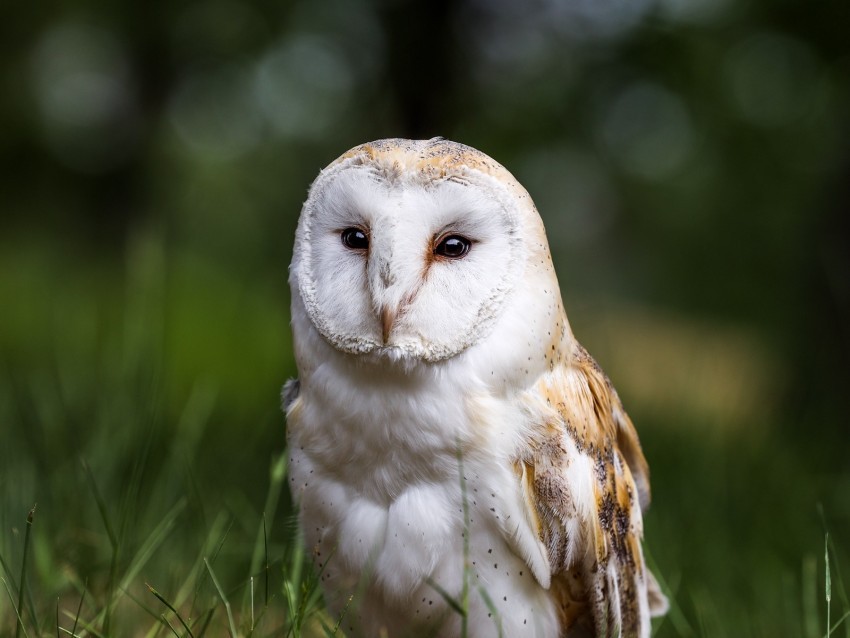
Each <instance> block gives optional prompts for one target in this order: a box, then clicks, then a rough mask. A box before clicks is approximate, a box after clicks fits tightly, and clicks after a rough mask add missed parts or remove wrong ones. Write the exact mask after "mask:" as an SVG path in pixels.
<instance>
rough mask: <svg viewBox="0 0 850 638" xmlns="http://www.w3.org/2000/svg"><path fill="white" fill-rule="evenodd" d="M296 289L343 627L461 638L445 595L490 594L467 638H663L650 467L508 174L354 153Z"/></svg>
mask: <svg viewBox="0 0 850 638" xmlns="http://www.w3.org/2000/svg"><path fill="white" fill-rule="evenodd" d="M358 233H359V234H358ZM447 238H448V239H447ZM449 241H453V242H454V244H453V245H452V246H450V247H449V248H450V250H447V249H446V245H447V244H446V242H449ZM464 242H465V244H464ZM458 247H461V248H463V251H461V250H460V248H458ZM290 283H291V286H292V290H293V336H294V344H295V352H296V360H297V363H298V367H299V374H300V381H299V385H298V391H297V393H296V392H295V391H293V390H294V388H295V386H290V387H289V392H287V393H286V394H287V398H286V401H285V402H286V409H287V417H288V439H289V444H290V450H291V470H290V472H291V477H290V480H291V488H292V491H293V494H294V496H295V497H296V500H298V501H299V502H300V505H301V523H302V528H303V529H304V532H305V536H306V538H307V542H308V545H309V546H310V547H311V549H312V550H313V551H314V557H315V559H316V563H317V566H319V568H320V569H321V570H322V579H323V584H324V586H325V589H326V592H327V593H328V597H329V601H330V605H331V608H332V609H336V610H338V611H341V610H343V609H348V612H347V613H348V617H347V619H346V621H344V623H343V627H345V626H346V622H348V623H350V626H349V631H350V632H352V633H354V634H358V635H376V634H378V633H381V632H387V634H388V635H391V636H392V635H399V636H406V635H416V634H417V633H428V632H434V631H436V632H437V633H438V635H443V636H451V635H457V633H458V632H459V628H460V626H461V620H460V619H459V617H458V615H457V614H455V613H454V612H453V611H452V605H451V604H448V602H447V601H446V600H445V596H444V594H446V595H449V596H452V597H454V596H460V594H461V592H463V591H466V587H467V586H470V583H471V591H472V595H471V596H470V598H469V600H468V608H467V610H466V614H467V624H468V627H467V635H469V636H490V635H506V636H520V635H530V636H531V635H533V636H580V635H590V636H609V635H623V636H648V635H649V629H650V625H649V618H650V615H652V614H658V613H663V612H664V610H665V609H666V601H665V599H664V598H663V596H662V595H661V593H660V591H659V590H658V587H657V584H656V583H655V580H654V579H653V577H652V575H651V574H650V573H649V570H648V569H647V567H646V565H645V562H644V559H643V553H642V550H641V538H642V534H643V531H642V525H643V523H642V511H643V509H644V508H645V507H646V506H647V505H648V503H649V479H648V469H647V463H646V460H645V459H644V456H643V453H642V451H641V448H640V444H639V442H638V438H637V433H636V432H635V429H634V427H633V425H632V423H631V421H630V420H629V418H628V416H627V415H626V413H625V411H624V410H623V408H622V405H621V403H620V400H619V398H618V397H617V394H616V392H615V391H614V389H613V387H612V386H611V383H610V382H609V380H608V378H607V377H606V376H605V375H604V373H603V372H602V371H601V369H600V368H599V366H598V365H597V364H596V363H595V361H593V359H592V358H591V357H590V356H589V355H588V354H587V352H586V351H585V350H584V349H583V348H582V347H581V346H580V345H579V343H578V342H577V341H576V340H575V338H574V337H573V335H572V332H571V330H570V327H569V324H568V322H567V318H566V314H565V312H564V309H563V306H562V303H561V297H560V292H559V288H558V283H557V278H556V276H555V271H554V268H553V266H552V261H551V257H550V255H549V249H548V243H547V241H546V236H545V231H544V229H543V224H542V221H541V220H540V217H539V215H538V214H537V211H536V209H535V207H534V204H533V203H532V201H531V198H530V197H529V196H528V194H527V193H526V191H525V190H524V189H523V188H522V187H521V186H520V185H519V184H518V183H517V182H516V180H514V178H513V177H512V176H511V175H510V173H508V171H507V170H506V169H504V168H503V167H502V166H501V165H499V164H498V163H497V162H495V161H494V160H492V159H491V158H489V157H487V156H486V155H484V154H483V153H480V152H479V151H476V150H474V149H471V148H469V147H466V146H463V145H460V144H456V143H454V142H449V141H446V140H442V139H434V140H427V141H411V140H381V141H378V142H372V143H369V144H364V145H362V146H359V147H356V148H354V149H352V150H351V151H349V152H348V153H346V154H344V155H343V156H342V157H340V158H339V159H338V160H337V161H336V162H334V163H333V164H331V166H329V167H328V168H327V169H325V170H324V171H323V172H322V174H321V175H320V176H319V178H317V180H316V182H315V183H314V184H313V186H312V188H311V191H310V196H309V197H308V200H307V202H306V203H305V205H304V209H303V211H302V214H301V219H300V221H299V228H298V233H297V236H296V243H295V251H294V258H293V263H292V266H291V274H290ZM459 459H460V460H459ZM461 469H462V473H461ZM461 513H464V515H463V516H462V515H461ZM329 554H331V555H332V556H333V558H332V559H328V558H327V556H328V555H329ZM529 571H530V573H531V574H530V575H529ZM464 583H466V585H465V584H464ZM440 592H442V593H440ZM351 595H354V596H355V597H356V598H357V600H356V601H355V603H354V605H353V606H348V601H349V600H350V596H351Z"/></svg>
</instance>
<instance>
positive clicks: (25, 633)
mask: <svg viewBox="0 0 850 638" xmlns="http://www.w3.org/2000/svg"><path fill="white" fill-rule="evenodd" d="M0 580H2V581H3V585H4V586H5V587H6V593H7V594H9V601H10V602H11V603H12V609H14V610H15V617H16V618H17V619H18V624H17V625H15V627H16V629H15V631H16V632H17V627H20V628H21V629H23V630H24V636H25V638H29V635H28V634H27V630H26V627H24V621H23V620H22V619H21V615H20V614H19V613H18V609H17V608H16V607H15V597H14V596H13V595H12V590H11V589H9V583H7V582H6V579H5V578H0Z"/></svg>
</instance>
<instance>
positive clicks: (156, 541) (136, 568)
mask: <svg viewBox="0 0 850 638" xmlns="http://www.w3.org/2000/svg"><path fill="white" fill-rule="evenodd" d="M185 508H186V499H185V498H181V499H180V500H179V501H177V503H175V504H174V507H172V508H171V509H170V510H169V511H168V513H167V514H166V515H165V516H164V517H163V519H162V521H160V523H159V524H158V525H157V526H156V528H154V530H153V532H151V534H150V536H148V538H147V540H145V542H144V543H143V544H142V546H141V548H140V549H139V551H138V552H137V553H136V555H135V556H134V557H133V560H132V561H131V562H130V567H128V568H127V572H126V573H125V574H124V578H122V579H121V584H120V586H119V589H122V590H123V589H128V588H129V587H130V584H131V583H132V582H133V580H135V578H136V576H138V575H139V572H140V571H141V569H142V568H143V567H144V566H145V565H146V564H147V562H148V561H149V560H150V557H151V556H152V555H153V553H154V552H155V551H156V550H157V549H158V548H159V546H160V545H161V544H162V542H163V541H164V540H165V539H166V537H167V536H168V534H169V533H170V532H171V530H172V529H173V528H174V522H175V521H176V520H177V517H178V516H180V514H181V513H182V512H183V510H184V509H185Z"/></svg>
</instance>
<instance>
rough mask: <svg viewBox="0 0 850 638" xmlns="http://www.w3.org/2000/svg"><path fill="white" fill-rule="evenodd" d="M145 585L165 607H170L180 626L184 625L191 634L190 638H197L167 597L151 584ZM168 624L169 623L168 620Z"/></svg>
mask: <svg viewBox="0 0 850 638" xmlns="http://www.w3.org/2000/svg"><path fill="white" fill-rule="evenodd" d="M145 585H146V586H147V588H148V590H149V591H150V593H152V594H153V595H154V596H156V597H157V598H158V599H159V601H160V602H161V603H162V604H163V605H165V606H166V607H168V608H169V609H170V610H171V611H172V613H173V614H174V615H175V616H177V620H179V621H180V624H181V625H183V627H184V628H185V629H186V632H187V633H188V634H189V638H195V636H194V635H193V634H192V630H191V629H189V625H187V624H186V621H185V620H183V616H181V615H180V612H178V611H177V610H176V609H175V608H174V606H173V605H172V604H171V603H170V602H168V601H167V600H166V599H165V597H164V596H163V595H162V594H160V593H159V592H158V591H157V590H155V589H154V588H153V587H151V586H150V584H148V583H145ZM163 618H165V616H164V615H163ZM166 622H168V621H167V620H166ZM168 626H169V627H171V623H169V625H168ZM172 631H174V629H173V628H172ZM174 633H177V632H174Z"/></svg>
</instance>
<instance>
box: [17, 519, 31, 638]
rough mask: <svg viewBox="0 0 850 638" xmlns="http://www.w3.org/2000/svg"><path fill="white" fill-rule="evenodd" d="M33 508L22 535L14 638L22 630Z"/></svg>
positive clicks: (18, 635)
mask: <svg viewBox="0 0 850 638" xmlns="http://www.w3.org/2000/svg"><path fill="white" fill-rule="evenodd" d="M35 508H36V505H33V506H32V509H31V510H30V511H29V514H27V528H26V533H25V534H24V557H23V560H21V578H20V581H19V582H20V583H21V585H20V587H19V588H18V607H17V609H16V610H15V612H16V613H17V614H18V624H17V625H15V638H19V637H20V635H21V629H24V621H23V619H22V618H21V615H22V614H23V611H24V590H26V588H27V558H29V549H30V532H31V531H32V519H33V517H34V516H35ZM24 633H26V629H24Z"/></svg>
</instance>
